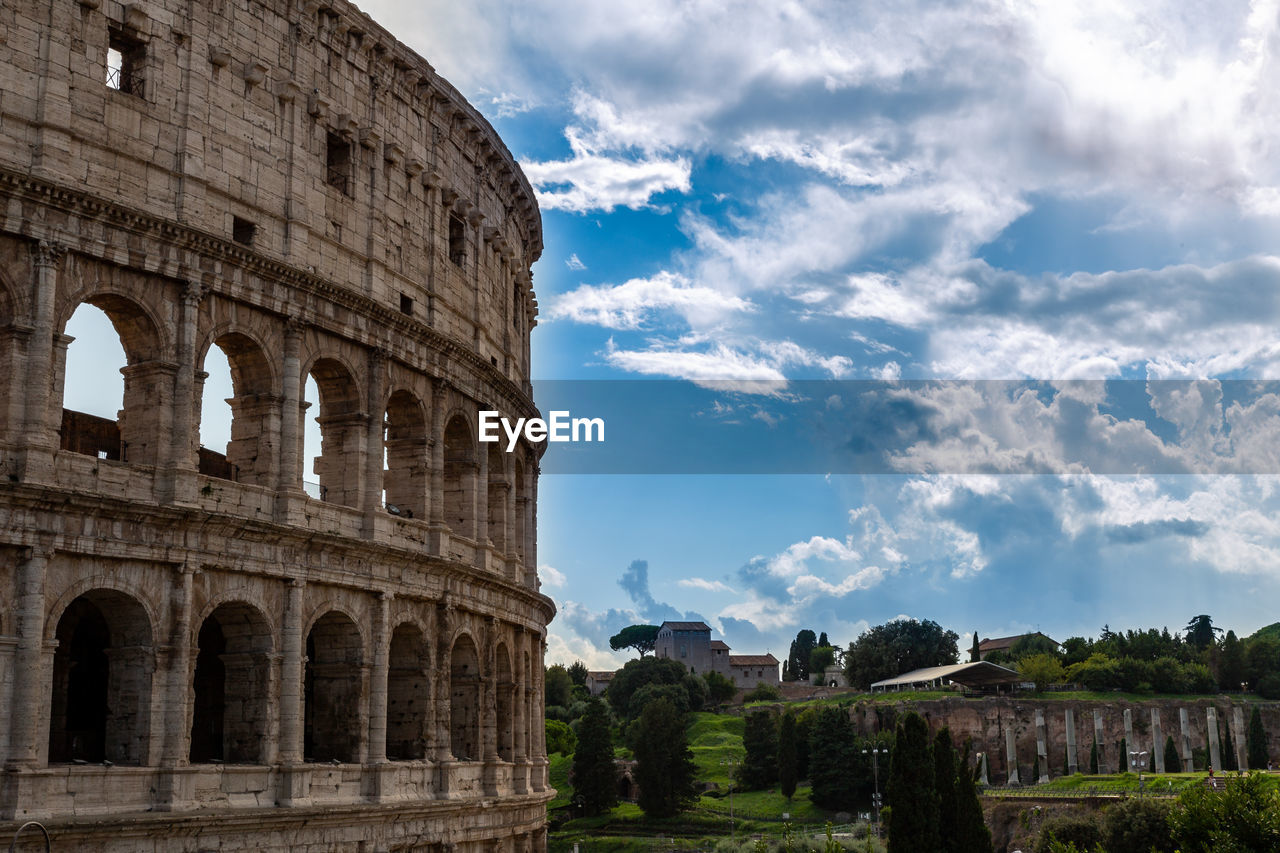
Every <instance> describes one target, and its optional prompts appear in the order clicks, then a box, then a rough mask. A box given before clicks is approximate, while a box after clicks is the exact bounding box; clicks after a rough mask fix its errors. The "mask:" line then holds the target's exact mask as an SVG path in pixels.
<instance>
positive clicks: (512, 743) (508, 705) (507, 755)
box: [497, 643, 516, 761]
mask: <svg viewBox="0 0 1280 853" xmlns="http://www.w3.org/2000/svg"><path fill="white" fill-rule="evenodd" d="M497 657H498V671H497V691H498V701H497V714H498V757H499V758H501V759H502V760H503V761H511V760H513V759H514V758H515V754H516V715H515V700H516V685H515V679H514V678H513V677H512V672H511V654H510V652H508V650H507V646H506V644H505V643H503V644H500V645H499V646H498V654H497Z"/></svg>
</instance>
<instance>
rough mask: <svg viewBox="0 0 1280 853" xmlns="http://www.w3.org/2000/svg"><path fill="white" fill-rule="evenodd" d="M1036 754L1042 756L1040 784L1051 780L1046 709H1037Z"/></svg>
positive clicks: (1038, 780)
mask: <svg viewBox="0 0 1280 853" xmlns="http://www.w3.org/2000/svg"><path fill="white" fill-rule="evenodd" d="M1036 754H1037V755H1038V756H1039V757H1040V778H1039V779H1037V780H1036V782H1037V783H1038V784H1042V785H1043V784H1044V783H1046V782H1048V781H1049V738H1048V735H1047V733H1046V732H1045V725H1044V711H1042V710H1040V709H1039V708H1037V709H1036Z"/></svg>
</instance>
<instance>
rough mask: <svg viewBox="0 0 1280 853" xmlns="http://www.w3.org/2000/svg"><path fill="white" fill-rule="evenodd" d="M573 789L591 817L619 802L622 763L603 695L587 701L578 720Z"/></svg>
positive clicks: (602, 812)
mask: <svg viewBox="0 0 1280 853" xmlns="http://www.w3.org/2000/svg"><path fill="white" fill-rule="evenodd" d="M573 790H574V795H575V798H576V799H578V800H579V801H580V802H581V803H582V808H583V810H584V811H585V812H586V814H587V816H589V817H590V816H594V815H598V814H604V813H605V812H607V811H609V810H610V809H612V808H613V807H614V806H616V805H617V804H618V767H617V765H616V764H614V760H613V735H612V733H611V732H610V727H609V709H608V707H607V706H606V705H605V704H604V702H603V701H602V700H601V699H599V698H595V699H591V700H589V701H588V702H587V712H586V713H585V714H583V715H582V721H581V722H580V723H578V746H577V749H576V750H575V751H574V753H573Z"/></svg>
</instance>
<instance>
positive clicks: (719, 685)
mask: <svg viewBox="0 0 1280 853" xmlns="http://www.w3.org/2000/svg"><path fill="white" fill-rule="evenodd" d="M702 679H703V680H704V681H706V682H707V700H708V701H709V702H710V703H711V705H712V706H713V707H715V708H716V709H717V710H719V709H720V706H722V705H724V703H725V702H728V701H729V700H730V699H732V698H733V697H734V695H735V694H736V693H737V692H738V685H736V684H734V683H733V681H732V680H731V679H730V678H728V676H725V675H721V674H720V673H718V672H716V671H714V670H712V671H711V672H704V673H703V674H702Z"/></svg>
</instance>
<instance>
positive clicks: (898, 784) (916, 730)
mask: <svg viewBox="0 0 1280 853" xmlns="http://www.w3.org/2000/svg"><path fill="white" fill-rule="evenodd" d="M930 753H931V749H930V745H929V726H928V724H927V723H926V722H925V721H924V718H923V717H921V716H920V715H919V714H917V713H915V712H914V711H908V712H907V713H906V714H903V715H902V717H901V718H899V720H898V725H897V728H896V730H895V732H894V741H893V754H892V756H891V759H890V762H889V782H888V784H887V785H886V786H885V795H886V799H887V801H888V803H889V806H890V808H891V809H892V811H891V812H890V815H889V853H919V851H923V850H937V849H938V848H939V843H940V839H939V838H938V790H937V787H936V785H935V783H934V778H933V756H932V755H931V754H930Z"/></svg>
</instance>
